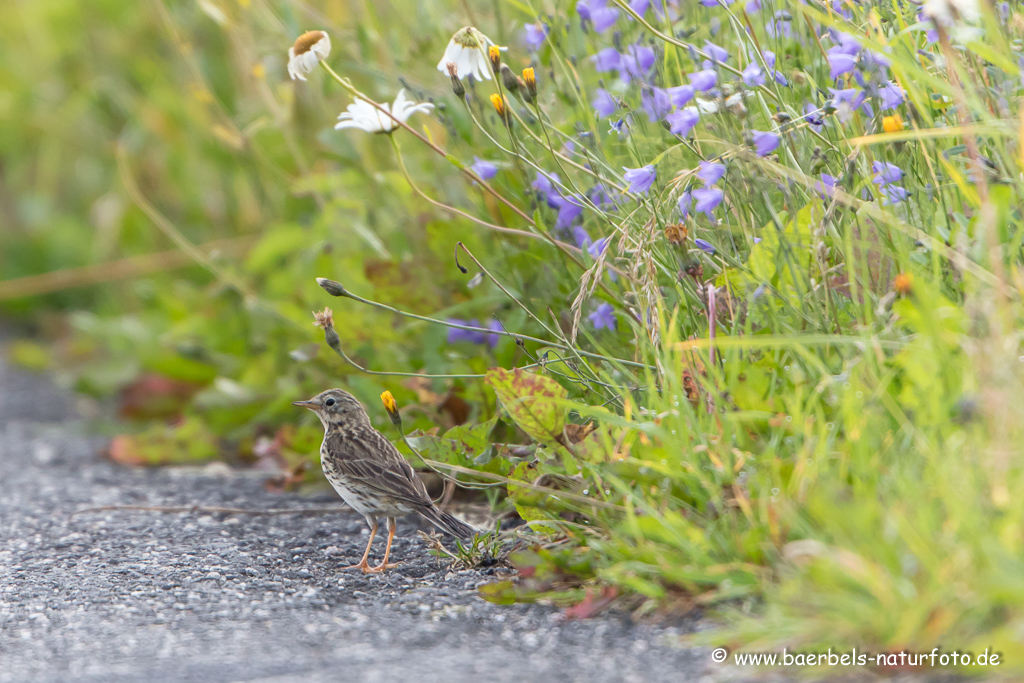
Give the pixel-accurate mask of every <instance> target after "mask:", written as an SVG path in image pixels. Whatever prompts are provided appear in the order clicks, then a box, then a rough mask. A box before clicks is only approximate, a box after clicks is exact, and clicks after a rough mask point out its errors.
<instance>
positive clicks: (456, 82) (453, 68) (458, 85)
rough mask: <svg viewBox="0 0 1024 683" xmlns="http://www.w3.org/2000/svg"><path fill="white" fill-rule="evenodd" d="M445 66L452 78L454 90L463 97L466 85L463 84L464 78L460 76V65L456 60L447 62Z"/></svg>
mask: <svg viewBox="0 0 1024 683" xmlns="http://www.w3.org/2000/svg"><path fill="white" fill-rule="evenodd" d="M444 67H445V68H446V69H448V75H449V76H450V77H451V79H452V92H453V93H455V96H456V97H458V98H462V97H464V96H465V95H466V86H464V85H462V79H461V78H459V67H458V65H457V64H455V62H445V65H444Z"/></svg>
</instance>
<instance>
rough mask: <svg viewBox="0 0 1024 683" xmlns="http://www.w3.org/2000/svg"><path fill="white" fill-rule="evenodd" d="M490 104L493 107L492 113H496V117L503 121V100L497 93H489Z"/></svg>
mask: <svg viewBox="0 0 1024 683" xmlns="http://www.w3.org/2000/svg"><path fill="white" fill-rule="evenodd" d="M491 104H493V105H494V111H496V112H498V116H500V117H501V118H502V120H504V119H505V113H506V111H505V104H506V102H505V98H504V97H502V96H501V95H499V94H498V93H491Z"/></svg>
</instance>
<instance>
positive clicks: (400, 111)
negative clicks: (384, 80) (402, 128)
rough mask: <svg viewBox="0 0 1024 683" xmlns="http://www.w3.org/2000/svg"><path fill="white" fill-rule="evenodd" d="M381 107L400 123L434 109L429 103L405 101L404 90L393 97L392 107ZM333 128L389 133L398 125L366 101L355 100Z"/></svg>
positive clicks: (384, 105) (386, 105) (386, 104)
mask: <svg viewBox="0 0 1024 683" xmlns="http://www.w3.org/2000/svg"><path fill="white" fill-rule="evenodd" d="M382 106H383V107H384V108H385V109H387V110H388V111H390V112H391V113H392V115H394V117H395V118H396V119H398V120H399V121H401V122H402V123H405V122H406V121H408V120H409V117H410V116H412V115H413V114H415V113H416V112H423V113H424V114H429V113H430V112H431V110H433V108H434V105H433V104H431V103H430V102H419V103H416V102H410V101H409V100H407V99H405V90H399V91H398V96H397V97H395V103H394V104H393V105H391V106H388V103H387V102H385V103H384V104H383V105H382ZM334 128H335V130H341V129H342V128H358V129H359V130H365V131H366V132H367V133H390V132H392V131H393V130H395V129H396V128H398V124H397V123H395V121H394V120H393V119H392V118H391V117H390V116H388V115H387V114H385V113H384V112H382V111H380V110H379V109H377V108H376V107H374V106H373V105H372V104H370V103H369V102H367V101H366V100H359V99H357V100H356V101H355V102H353V103H352V104H350V105H348V107H347V111H344V112H342V113H341V114H340V115H339V116H338V123H337V124H336V125H335V126H334Z"/></svg>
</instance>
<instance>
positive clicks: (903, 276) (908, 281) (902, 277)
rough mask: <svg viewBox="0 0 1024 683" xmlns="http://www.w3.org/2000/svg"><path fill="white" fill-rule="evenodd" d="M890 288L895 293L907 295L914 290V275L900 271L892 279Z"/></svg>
mask: <svg viewBox="0 0 1024 683" xmlns="http://www.w3.org/2000/svg"><path fill="white" fill-rule="evenodd" d="M892 288H893V291H895V292H896V293H897V294H899V295H901V296H907V295H908V294H910V293H911V292H912V291H913V290H914V276H913V275H912V274H910V273H900V274H899V275H897V276H896V277H895V278H894V279H893V281H892Z"/></svg>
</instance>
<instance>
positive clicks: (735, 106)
mask: <svg viewBox="0 0 1024 683" xmlns="http://www.w3.org/2000/svg"><path fill="white" fill-rule="evenodd" d="M725 107H726V109H728V110H729V111H730V112H732V113H733V114H735V115H736V116H746V115H747V105H746V104H744V102H743V93H742V92H738V93H735V94H733V95H729V97H727V98H725Z"/></svg>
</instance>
